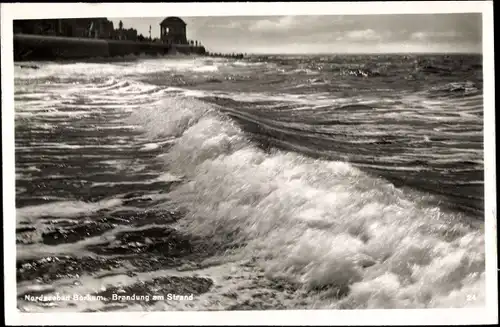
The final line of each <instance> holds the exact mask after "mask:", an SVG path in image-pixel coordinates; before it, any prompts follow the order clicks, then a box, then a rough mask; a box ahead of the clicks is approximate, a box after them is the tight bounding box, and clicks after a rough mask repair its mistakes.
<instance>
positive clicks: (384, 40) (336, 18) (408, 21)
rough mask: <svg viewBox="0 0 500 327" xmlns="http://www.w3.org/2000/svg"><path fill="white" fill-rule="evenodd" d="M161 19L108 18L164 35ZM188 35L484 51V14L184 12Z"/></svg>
mask: <svg viewBox="0 0 500 327" xmlns="http://www.w3.org/2000/svg"><path fill="white" fill-rule="evenodd" d="M163 18H164V17H160V18H151V17H145V18H109V19H110V20H111V21H113V23H114V26H115V28H116V27H118V23H119V21H120V20H121V21H122V22H123V25H124V28H131V27H132V28H135V29H137V30H138V32H139V34H141V33H142V34H143V35H144V36H148V35H149V26H150V25H151V36H152V37H153V38H154V37H159V32H160V27H159V24H160V22H161V21H162V20H163ZM181 18H182V19H183V20H184V21H185V22H186V24H187V27H186V29H187V38H188V39H189V40H199V41H201V42H202V44H203V45H204V46H205V47H206V48H207V51H210V52H224V53H232V52H235V53H265V54H274V53H280V54H302V53H418V52H427V53H440V52H455V53H456V52H459V53H481V51H482V21H481V14H480V13H463V14H451V13H447V14H387V15H342V16H340V15H325V16H298V15H294V16H223V17H181Z"/></svg>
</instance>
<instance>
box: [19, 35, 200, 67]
mask: <svg viewBox="0 0 500 327" xmlns="http://www.w3.org/2000/svg"><path fill="white" fill-rule="evenodd" d="M141 53H144V54H148V55H167V54H175V53H182V54H205V48H204V47H194V46H189V45H167V44H159V43H149V42H134V41H120V40H104V39H90V38H74V37H59V36H45V35H29V34H15V35H14V60H16V61H23V60H64V59H85V58H95V57H104V58H105V57H116V56H126V55H139V54H141Z"/></svg>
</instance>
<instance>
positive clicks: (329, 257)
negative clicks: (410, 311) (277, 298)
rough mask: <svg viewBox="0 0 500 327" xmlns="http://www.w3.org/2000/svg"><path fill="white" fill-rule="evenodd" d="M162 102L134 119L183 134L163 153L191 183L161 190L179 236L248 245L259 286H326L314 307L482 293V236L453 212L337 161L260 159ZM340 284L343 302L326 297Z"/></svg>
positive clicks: (204, 116) (197, 117) (192, 108)
mask: <svg viewBox="0 0 500 327" xmlns="http://www.w3.org/2000/svg"><path fill="white" fill-rule="evenodd" d="M171 101H179V102H178V104H171V103H170V105H168V106H165V107H164V108H163V110H161V108H157V109H156V111H155V112H154V113H152V112H144V113H138V114H139V115H140V114H144V115H145V116H147V119H146V118H143V119H142V122H143V123H145V124H146V126H145V127H146V129H148V130H149V131H150V132H151V131H154V133H153V135H155V134H156V135H161V134H162V133H163V130H166V131H172V130H175V131H176V132H178V133H180V132H181V131H183V133H182V136H181V137H180V138H179V139H178V140H177V142H176V143H175V144H174V145H173V147H172V148H171V149H170V150H169V152H168V153H166V154H165V155H164V156H163V158H164V159H165V160H166V163H167V165H168V170H169V172H171V173H173V174H175V175H182V176H185V177H186V179H187V180H188V181H189V182H187V183H185V184H183V185H181V186H180V187H178V188H176V189H175V190H174V191H173V192H172V193H170V196H171V197H172V199H173V201H175V203H177V204H178V205H180V206H182V207H184V208H186V209H187V210H188V214H187V216H186V217H185V218H184V219H182V220H180V221H179V222H178V224H179V225H178V227H179V228H181V229H183V230H185V231H186V232H189V233H192V234H195V235H199V236H204V237H207V238H209V239H211V240H214V241H219V242H228V237H229V235H232V236H231V239H230V240H229V241H233V242H239V243H242V244H246V245H245V246H244V247H243V248H242V249H240V250H239V254H240V258H251V257H254V258H257V265H258V266H259V267H261V268H262V269H264V270H265V272H266V276H267V277H268V278H272V279H274V278H285V279H286V280H288V281H290V282H294V283H299V284H300V285H302V288H303V290H305V291H310V290H313V289H316V288H321V287H325V286H326V289H327V291H326V292H327V293H325V294H326V295H325V296H324V297H323V299H322V300H315V301H317V302H315V304H314V305H318V306H319V307H336V308H362V307H367V308H384V307H392V308H394V307H396V308H404V307H425V306H430V307H440V306H449V305H452V306H455V307H460V306H465V305H466V303H464V302H463V301H462V299H463V298H464V297H465V295H466V293H467V292H471V290H473V292H474V294H484V289H483V285H484V284H483V282H482V279H481V278H482V277H481V276H482V275H481V273H482V271H483V270H484V237H483V234H482V232H481V231H477V230H475V229H473V228H472V227H467V226H465V225H463V224H462V223H460V216H457V215H454V214H447V213H443V212H441V211H440V210H439V208H437V207H429V206H428V205H425V204H423V203H415V202H414V200H413V198H414V197H408V196H406V195H405V194H404V193H403V192H402V191H400V190H398V189H396V188H394V187H393V185H392V184H390V183H388V182H386V181H383V180H380V179H375V178H372V177H369V176H367V175H365V174H364V173H362V172H361V171H359V170H357V169H354V168H353V167H351V166H350V165H349V164H346V163H341V162H329V161H321V160H313V159H310V158H306V157H303V156H301V155H298V154H294V153H285V152H279V151H278V152H275V153H273V154H266V153H264V152H262V151H260V150H259V149H257V148H255V147H253V146H252V145H250V144H249V143H248V141H247V139H246V138H245V136H244V134H243V133H242V132H241V130H239V129H238V128H237V127H236V126H235V125H233V124H232V123H230V122H228V121H226V120H222V119H221V118H220V117H218V116H217V115H215V114H213V113H212V112H211V111H210V110H209V109H207V108H204V107H203V106H201V107H200V104H199V103H196V102H195V103H191V102H189V101H184V100H180V99H176V100H171ZM171 115H174V117H178V118H182V117H185V118H187V117H188V121H189V122H190V123H189V124H187V123H183V124H182V128H181V126H180V125H179V122H184V120H183V119H172V118H170V119H167V120H166V119H165V118H163V116H167V117H168V116H171ZM453 233H455V234H456V235H455V236H451V235H452V234H453ZM348 287H349V288H350V289H351V291H350V293H349V294H348V295H347V296H346V297H344V298H342V299H341V300H337V299H335V297H333V296H332V295H330V296H328V294H329V293H328V292H330V293H331V294H333V293H335V292H336V291H341V290H342V289H345V288H348ZM467 294H470V293H467ZM482 298H483V297H482V296H477V297H476V298H475V300H474V301H472V302H473V303H470V302H468V303H467V305H471V304H472V305H480V304H481V299H482ZM311 305H312V304H311Z"/></svg>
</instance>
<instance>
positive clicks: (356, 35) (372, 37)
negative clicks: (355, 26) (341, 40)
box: [346, 28, 382, 41]
mask: <svg viewBox="0 0 500 327" xmlns="http://www.w3.org/2000/svg"><path fill="white" fill-rule="evenodd" d="M346 37H347V38H348V39H351V40H353V41H376V40H380V39H381V38H382V36H381V35H380V34H379V33H377V32H375V31H374V30H372V29H370V28H369V29H366V30H357V31H349V32H347V33H346Z"/></svg>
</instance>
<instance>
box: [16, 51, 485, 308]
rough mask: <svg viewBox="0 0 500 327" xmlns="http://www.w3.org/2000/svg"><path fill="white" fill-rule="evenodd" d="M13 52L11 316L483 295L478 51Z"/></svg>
mask: <svg viewBox="0 0 500 327" xmlns="http://www.w3.org/2000/svg"><path fill="white" fill-rule="evenodd" d="M29 65H34V66H36V67H38V69H33V68H29V67H21V66H20V65H17V64H16V67H15V81H14V83H15V136H16V139H15V145H16V158H15V160H16V172H15V173H16V207H17V217H16V224H17V229H16V235H17V288H18V308H19V309H20V310H22V311H27V312H45V311H71V312H74V311H157V310H160V311H162V310H246V309H248V310H251V309H254V310H257V309H364V308H379V309H380V308H449V307H480V306H483V305H484V292H485V289H484V288H485V284H484V262H485V249H484V230H483V228H484V227H483V212H484V208H483V202H484V196H483V186H484V170H483V98H482V90H483V82H482V58H481V56H468V55H453V56H446V55H406V56H404V55H384V56H380V55H379V56H369V55H365V56H352V55H351V56H340V55H336V56H255V57H250V58H248V59H245V60H237V61H236V60H232V59H215V58H192V57H169V58H146V57H140V58H129V59H127V60H112V61H105V60H94V61H87V62H65V63H54V62H33V63H29ZM169 294H170V295H171V296H172V295H190V294H193V298H192V299H187V298H186V299H179V298H176V299H172V298H169V297H168V295H169ZM121 296H123V297H121Z"/></svg>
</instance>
